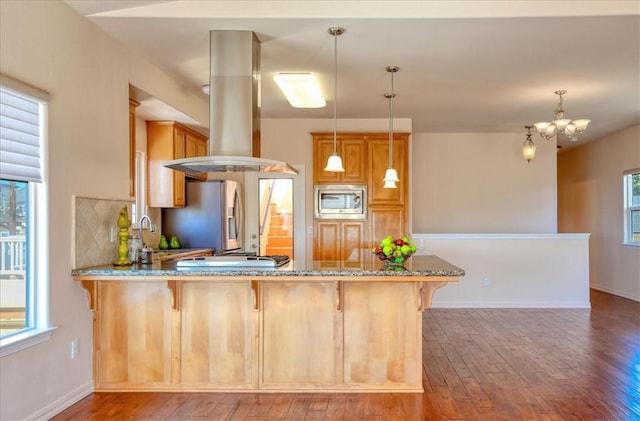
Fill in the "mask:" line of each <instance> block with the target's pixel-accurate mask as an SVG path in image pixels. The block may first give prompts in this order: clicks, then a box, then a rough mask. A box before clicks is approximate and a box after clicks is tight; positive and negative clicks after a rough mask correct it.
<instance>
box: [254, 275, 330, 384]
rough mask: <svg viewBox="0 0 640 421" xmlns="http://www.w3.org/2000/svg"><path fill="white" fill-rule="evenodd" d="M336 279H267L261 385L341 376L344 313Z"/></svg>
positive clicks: (317, 381) (323, 381) (319, 381)
mask: <svg viewBox="0 0 640 421" xmlns="http://www.w3.org/2000/svg"><path fill="white" fill-rule="evenodd" d="M336 303H337V290H336V284H335V283H334V282H279V281H278V282H264V283H263V287H262V306H263V311H262V327H261V332H260V337H261V338H262V349H261V351H262V363H263V364H262V370H261V375H260V389H322V388H323V386H325V387H330V386H333V385H335V384H336V383H340V382H342V358H341V357H342V352H341V346H340V343H341V339H340V338H341V337H342V335H341V326H340V325H341V313H339V312H338V311H337V308H336Z"/></svg>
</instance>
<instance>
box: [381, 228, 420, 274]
mask: <svg viewBox="0 0 640 421" xmlns="http://www.w3.org/2000/svg"><path fill="white" fill-rule="evenodd" d="M415 252H416V245H415V244H413V243H412V242H411V240H410V239H409V237H406V236H405V237H401V238H395V237H393V236H392V235H388V236H386V237H384V238H383V239H382V240H380V242H379V243H378V245H377V246H376V247H375V248H374V249H373V253H374V254H375V255H376V256H377V257H378V259H380V260H382V262H384V265H385V267H386V266H404V263H405V262H406V261H407V260H408V259H409V258H410V257H411V256H412V255H413V254H414V253H415Z"/></svg>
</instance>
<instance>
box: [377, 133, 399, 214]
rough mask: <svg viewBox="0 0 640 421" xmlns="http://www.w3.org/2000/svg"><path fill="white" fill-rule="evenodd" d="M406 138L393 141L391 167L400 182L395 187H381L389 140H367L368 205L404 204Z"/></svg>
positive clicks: (386, 166)
mask: <svg viewBox="0 0 640 421" xmlns="http://www.w3.org/2000/svg"><path fill="white" fill-rule="evenodd" d="M406 166H407V140H406V138H400V139H394V141H393V168H395V170H396V171H397V172H398V178H399V179H400V182H399V183H397V188H395V189H385V188H383V185H384V182H383V181H382V180H383V178H384V175H385V172H386V171H387V168H389V140H388V139H387V140H383V139H371V140H370V141H369V168H370V171H369V205H370V206H371V205H404V204H405V203H406V194H407V192H406V189H407V186H408V180H407V174H406V171H405V169H406Z"/></svg>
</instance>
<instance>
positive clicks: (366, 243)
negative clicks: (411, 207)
mask: <svg viewBox="0 0 640 421" xmlns="http://www.w3.org/2000/svg"><path fill="white" fill-rule="evenodd" d="M311 135H312V137H313V164H314V165H313V184H314V185H319V184H364V185H366V186H367V190H368V214H367V218H366V219H365V220H363V221H354V220H341V219H335V220H333V219H322V220H315V221H314V247H313V258H314V260H317V261H324V262H327V263H326V264H331V263H329V262H331V261H342V262H344V263H343V264H348V265H351V267H355V268H357V267H360V266H361V265H362V262H363V257H364V256H363V253H366V252H368V249H369V248H372V247H373V246H374V244H375V243H376V242H377V241H378V240H379V239H381V238H383V237H385V236H387V235H394V236H402V235H407V234H408V231H407V230H408V228H409V224H408V222H407V221H408V211H407V209H408V186H409V183H408V174H409V169H408V150H409V135H410V134H409V133H394V135H393V167H394V168H395V169H396V171H397V172H398V178H399V179H400V182H399V183H397V185H398V187H397V188H396V189H385V188H383V185H384V182H383V180H382V179H383V178H384V174H385V171H386V170H387V167H388V166H389V133H338V134H337V136H336V151H337V153H338V154H339V155H340V156H341V157H342V162H343V166H344V168H345V171H344V172H341V173H334V172H327V171H324V167H325V165H326V162H327V159H328V158H329V156H330V155H331V154H332V153H333V150H334V142H333V133H324V132H323V133H311Z"/></svg>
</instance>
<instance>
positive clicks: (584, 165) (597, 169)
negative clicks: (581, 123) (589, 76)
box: [558, 126, 640, 301]
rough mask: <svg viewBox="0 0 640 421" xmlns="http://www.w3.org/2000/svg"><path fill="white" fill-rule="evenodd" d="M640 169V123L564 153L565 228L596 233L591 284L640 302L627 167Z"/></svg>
mask: <svg viewBox="0 0 640 421" xmlns="http://www.w3.org/2000/svg"><path fill="white" fill-rule="evenodd" d="M634 168H640V126H634V127H631V128H628V129H626V130H622V131H620V132H617V133H614V134H612V135H610V136H607V137H604V138H602V139H599V140H597V141H595V142H591V143H587V144H585V145H583V146H580V147H578V148H575V149H572V150H569V151H567V152H565V153H561V154H560V155H559V157H558V193H559V198H560V199H559V206H558V215H559V231H560V232H590V233H591V249H590V262H591V271H590V277H591V286H592V287H593V288H595V289H599V290H602V291H606V292H609V293H612V294H616V295H620V296H622V297H626V298H630V299H632V300H635V301H640V247H634V246H625V245H624V244H623V238H624V237H623V233H624V229H623V215H624V208H623V189H622V174H623V172H624V171H625V170H631V169H634Z"/></svg>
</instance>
